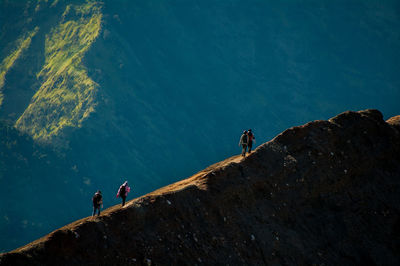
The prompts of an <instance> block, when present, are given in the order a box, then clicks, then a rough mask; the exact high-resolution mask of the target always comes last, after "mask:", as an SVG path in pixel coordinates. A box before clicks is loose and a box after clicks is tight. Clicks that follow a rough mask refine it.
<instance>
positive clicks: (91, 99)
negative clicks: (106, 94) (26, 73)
mask: <svg viewBox="0 0 400 266" xmlns="http://www.w3.org/2000/svg"><path fill="white" fill-rule="evenodd" d="M62 17H63V19H62V21H61V23H60V24H59V25H58V26H56V27H55V28H53V29H52V30H51V32H50V33H49V34H48V35H47V36H46V41H45V63H44V66H43V68H42V70H41V71H40V72H39V73H38V75H37V76H38V79H39V80H41V81H42V83H41V86H40V88H39V89H38V91H37V92H36V94H35V95H34V96H33V98H32V101H31V104H30V105H29V106H28V108H27V109H26V110H25V112H24V113H23V115H22V116H21V117H20V118H19V119H18V121H17V122H16V126H17V127H18V128H19V129H21V130H23V131H25V132H28V133H29V134H31V135H32V136H33V137H34V138H35V139H42V140H46V139H50V138H51V137H52V136H56V135H58V134H59V133H60V132H61V131H62V129H64V128H66V127H81V125H82V122H83V121H84V120H85V119H86V118H87V117H88V116H89V115H90V113H92V112H93V111H94V110H95V106H96V100H95V95H96V91H97V87H98V85H97V84H96V83H95V82H94V81H93V80H91V79H90V78H89V77H88V74H87V70H86V68H85V67H84V66H83V65H82V59H83V57H84V55H85V53H86V52H87V50H88V49H89V48H90V46H91V45H92V43H93V42H94V41H95V39H96V38H97V36H98V34H99V32H100V30H101V19H102V14H101V7H100V5H99V4H98V3H97V2H87V3H85V4H83V5H78V6H75V5H69V6H67V8H66V9H65V12H64V14H63V16H62Z"/></svg>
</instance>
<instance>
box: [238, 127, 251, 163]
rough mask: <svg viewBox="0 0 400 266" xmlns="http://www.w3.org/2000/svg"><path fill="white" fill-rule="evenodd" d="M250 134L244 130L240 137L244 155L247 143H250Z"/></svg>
mask: <svg viewBox="0 0 400 266" xmlns="http://www.w3.org/2000/svg"><path fill="white" fill-rule="evenodd" d="M248 140H249V138H248V136H247V131H246V130H245V131H243V134H242V136H241V137H240V141H239V147H240V146H242V156H243V157H244V156H246V149H247V143H248Z"/></svg>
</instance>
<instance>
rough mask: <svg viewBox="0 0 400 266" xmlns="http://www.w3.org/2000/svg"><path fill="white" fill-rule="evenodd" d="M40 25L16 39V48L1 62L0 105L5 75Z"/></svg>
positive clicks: (29, 42) (27, 45)
mask: <svg viewBox="0 0 400 266" xmlns="http://www.w3.org/2000/svg"><path fill="white" fill-rule="evenodd" d="M38 30H39V27H36V28H35V29H34V30H33V31H31V32H28V33H27V34H25V36H23V37H21V38H20V39H18V40H17V41H16V48H15V50H14V51H12V52H11V54H10V55H9V56H7V57H6V58H5V59H4V60H3V61H2V62H1V64H0V106H1V104H2V102H3V93H2V91H1V89H2V88H3V85H4V81H5V76H6V74H7V72H8V71H9V70H10V68H11V67H12V66H13V65H14V62H15V61H16V60H17V59H18V58H19V57H20V56H21V55H22V53H23V52H24V51H25V50H26V49H27V48H28V47H29V45H30V44H31V40H32V38H33V36H35V34H36V33H37V32H38Z"/></svg>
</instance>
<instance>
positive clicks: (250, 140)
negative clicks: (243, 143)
mask: <svg viewBox="0 0 400 266" xmlns="http://www.w3.org/2000/svg"><path fill="white" fill-rule="evenodd" d="M247 139H248V143H247V148H248V152H249V153H251V148H252V147H253V142H254V144H255V143H256V137H255V136H254V134H253V132H251V129H249V130H247Z"/></svg>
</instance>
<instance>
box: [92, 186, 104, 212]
mask: <svg viewBox="0 0 400 266" xmlns="http://www.w3.org/2000/svg"><path fill="white" fill-rule="evenodd" d="M92 202H93V214H92V216H94V215H95V213H96V210H97V211H98V212H97V216H99V215H100V207H102V205H103V196H102V195H101V191H100V190H97V192H96V193H94V196H93V197H92Z"/></svg>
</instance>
